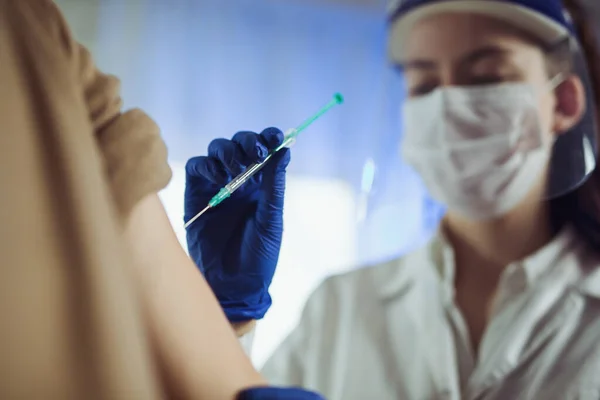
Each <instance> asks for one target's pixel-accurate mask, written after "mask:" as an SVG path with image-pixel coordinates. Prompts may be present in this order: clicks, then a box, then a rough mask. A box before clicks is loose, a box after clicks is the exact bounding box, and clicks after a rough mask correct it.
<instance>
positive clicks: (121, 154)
mask: <svg viewBox="0 0 600 400" xmlns="http://www.w3.org/2000/svg"><path fill="white" fill-rule="evenodd" d="M51 7H53V8H55V6H54V5H53V4H52V5H51ZM51 14H52V15H55V16H56V18H55V21H54V24H55V26H54V29H56V31H57V32H56V34H57V35H58V37H60V38H61V39H62V42H63V45H64V48H65V51H66V53H67V54H68V57H69V58H70V60H71V62H72V65H73V68H74V72H75V74H76V76H77V79H79V80H80V82H81V89H82V94H83V96H84V99H85V104H86V105H87V109H88V113H89V117H90V120H91V122H92V126H93V129H94V132H95V134H96V139H97V141H98V146H99V148H100V151H101V154H102V157H103V159H104V169H105V171H106V174H107V179H108V182H109V184H110V188H111V191H112V193H113V196H114V200H115V204H116V207H117V210H118V212H119V213H120V215H121V216H122V217H125V216H127V214H128V213H129V212H130V211H131V209H132V208H133V206H134V205H135V204H136V203H137V202H138V201H139V200H141V199H142V198H143V197H145V196H147V195H149V194H151V193H155V192H158V191H159V190H161V189H163V188H164V187H165V186H166V185H167V184H168V182H169V180H170V179H171V169H170V168H169V166H168V164H167V149H166V146H165V144H164V142H163V140H162V139H161V136H160V131H159V128H158V126H157V125H156V123H155V122H154V121H153V120H152V119H151V118H150V117H149V116H148V115H146V114H145V113H144V112H143V111H141V110H139V109H134V110H130V111H127V112H124V113H122V112H121V109H122V105H123V104H122V100H121V96H120V82H119V80H118V79H117V78H116V77H114V76H111V75H106V74H103V73H102V72H100V71H99V70H98V69H97V68H96V66H95V64H94V62H93V60H92V56H91V55H90V53H89V52H88V50H87V49H86V48H84V47H83V46H81V45H80V44H79V43H77V42H76V41H74V39H73V36H72V35H71V33H70V31H69V28H68V26H67V24H66V22H65V21H64V19H63V17H62V15H61V14H60V12H58V10H55V11H53V12H51Z"/></svg>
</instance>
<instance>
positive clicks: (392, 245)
mask: <svg viewBox="0 0 600 400" xmlns="http://www.w3.org/2000/svg"><path fill="white" fill-rule="evenodd" d="M58 3H59V5H60V6H61V7H62V8H63V11H64V12H65V14H66V16H67V19H68V20H69V22H70V23H71V24H72V27H73V30H74V33H75V35H76V37H78V38H79V39H80V40H81V41H82V42H83V43H84V44H85V45H86V46H88V47H89V48H90V49H91V51H92V53H93V54H94V56H95V58H96V60H97V63H98V65H99V67H100V68H101V69H103V70H104V71H106V72H109V73H113V74H115V75H117V76H118V77H119V78H121V80H122V90H123V97H124V99H125V104H126V106H127V107H128V108H130V107H140V108H142V109H144V110H145V111H146V112H147V113H149V114H150V115H151V116H152V117H153V118H154V119H155V120H156V121H157V122H158V124H159V125H160V126H161V129H162V132H163V135H164V139H165V141H166V143H167V145H168V148H169V152H170V162H171V165H172V167H173V170H174V172H175V176H174V179H173V182H172V183H171V185H170V186H169V187H168V188H167V189H166V190H165V191H164V192H163V193H161V197H162V199H163V202H164V204H165V207H166V208H167V211H168V213H169V216H170V218H171V220H172V222H173V225H174V226H175V229H176V232H177V233H178V235H179V237H180V240H182V242H183V239H184V231H183V228H182V226H181V225H182V209H183V208H182V205H183V188H184V175H183V166H184V164H185V161H186V160H187V159H188V158H190V157H193V156H196V155H200V154H204V153H205V151H206V147H207V146H208V143H209V142H210V141H211V140H212V139H214V138H217V137H230V136H232V135H233V134H234V133H235V132H237V131H239V130H253V131H257V132H259V131H261V130H262V129H263V128H265V127H268V126H276V127H279V128H281V129H282V130H285V129H287V128H291V127H294V126H296V125H298V124H299V123H300V122H301V121H302V120H303V119H305V118H306V117H308V116H310V115H311V114H313V113H314V112H315V111H316V110H318V109H319V108H320V107H321V106H322V105H323V104H325V103H326V102H328V101H329V100H330V98H331V96H332V95H333V93H335V92H341V93H343V94H344V96H345V98H346V102H345V104H344V105H343V106H342V107H337V108H334V109H333V110H332V111H331V112H330V113H329V114H326V115H325V116H324V117H323V118H322V119H320V120H319V121H318V122H316V123H315V124H314V125H313V126H312V127H311V128H310V129H308V130H307V131H305V133H304V134H303V135H302V136H301V137H300V139H299V140H298V142H297V144H296V146H295V147H294V149H293V152H292V162H291V164H290V167H289V184H288V185H289V189H288V193H287V200H286V201H287V203H286V215H285V218H286V221H285V222H286V232H285V237H284V248H283V249H282V256H281V264H280V266H279V269H278V273H277V275H276V278H275V281H274V284H273V289H272V292H273V293H272V294H273V298H274V304H275V305H274V307H273V309H272V310H271V312H270V313H269V315H268V316H267V318H266V319H265V320H264V321H263V322H261V324H260V325H259V331H258V332H257V337H256V344H255V355H254V358H255V362H256V363H257V364H259V365H260V364H261V363H262V362H264V360H265V358H266V357H267V356H268V354H269V353H270V352H271V351H272V350H273V348H274V347H275V346H276V345H277V343H278V342H279V341H280V340H281V339H282V338H283V337H284V336H285V334H286V333H287V332H288V331H289V329H291V328H292V327H293V325H294V324H295V323H296V321H297V318H298V315H299V313H300V311H301V308H302V305H303V303H304V301H305V300H306V297H307V296H308V295H309V294H310V292H311V291H312V290H313V289H314V287H315V286H316V285H317V284H318V283H319V282H320V281H322V279H323V278H325V277H326V276H328V275H330V274H333V273H338V272H341V271H344V270H347V269H351V268H356V267H360V266H366V265H369V264H371V263H373V262H376V261H378V260H382V259H386V258H390V257H392V256H395V255H398V254H401V253H402V252H405V251H407V250H409V249H411V248H413V247H414V246H417V245H419V244H420V243H422V242H423V240H424V239H425V238H426V237H427V236H429V235H430V234H431V232H432V230H433V229H435V226H436V224H437V221H438V219H439V216H440V215H441V209H440V208H439V206H438V205H436V204H435V203H433V202H432V201H431V200H429V199H428V198H427V196H426V193H425V191H424V188H423V187H422V185H421V183H420V182H419V180H418V179H417V178H416V176H415V174H414V173H413V172H412V171H411V170H410V169H409V168H408V167H406V166H405V165H404V164H403V162H402V160H401V159H400V157H399V142H400V138H401V128H400V126H401V121H400V106H401V103H402V100H403V96H404V88H403V86H402V80H401V77H400V76H398V74H397V72H394V71H392V70H391V69H390V68H389V67H388V66H387V65H386V22H385V7H384V5H383V4H382V3H381V2H378V1H372V2H369V4H368V5H365V4H354V3H352V2H336V1H333V0H330V1H308V0H307V1H300V0H297V1H292V0H288V1H282V0H227V1H223V0H170V1H158V0H154V1H153V0H138V1H135V0H130V1H127V2H123V1H122V0H102V1H100V0H72V1H69V0H64V1H59V2H58Z"/></svg>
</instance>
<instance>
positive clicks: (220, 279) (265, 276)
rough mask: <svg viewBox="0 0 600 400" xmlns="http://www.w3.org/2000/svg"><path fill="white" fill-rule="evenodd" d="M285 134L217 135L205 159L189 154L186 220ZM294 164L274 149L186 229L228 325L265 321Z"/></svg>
mask: <svg viewBox="0 0 600 400" xmlns="http://www.w3.org/2000/svg"><path fill="white" fill-rule="evenodd" d="M283 139H284V137H283V133H282V132H281V131H280V130H279V129H276V128H268V129H265V130H264V131H263V132H262V133H261V134H260V135H257V134H255V133H253V132H239V133H237V134H235V136H234V137H233V138H232V139H231V140H227V139H216V140H214V141H213V142H212V143H211V144H210V145H209V146H208V156H206V157H195V158H192V159H190V160H189V161H188V162H187V165H186V188H185V215H184V220H185V221H186V222H187V221H189V220H190V219H192V218H193V217H194V216H195V215H196V214H197V213H198V212H199V211H201V210H202V209H204V207H206V205H207V204H208V202H209V200H210V199H211V198H212V196H214V195H215V194H216V193H217V192H218V191H219V189H221V188H222V187H223V186H224V185H225V184H227V183H228V182H229V181H230V180H231V178H232V177H235V176H237V175H238V174H240V173H241V172H242V171H244V169H245V168H246V167H247V166H248V165H250V164H252V163H254V162H257V161H260V160H263V159H264V158H265V157H266V156H267V155H268V154H269V151H271V150H272V149H275V148H276V147H278V146H279V145H280V144H281V143H282V142H283ZM289 161H290V153H289V150H288V149H283V150H281V151H279V152H277V154H275V155H274V156H273V157H272V158H271V159H270V160H269V161H268V162H267V164H266V165H265V166H264V167H263V169H262V170H261V171H260V172H259V173H258V174H256V175H255V176H254V177H253V178H252V179H251V180H250V181H249V182H247V183H246V184H245V185H244V186H242V187H241V188H240V189H238V190H237V191H236V192H235V193H234V194H233V195H232V196H231V197H230V198H228V199H227V200H225V201H223V202H222V203H221V204H220V205H218V206H216V207H215V208H213V209H211V210H208V212H206V213H205V214H204V215H202V216H201V217H200V218H199V219H197V220H196V221H195V222H194V223H193V224H192V225H190V226H189V227H188V230H187V243H188V250H189V252H190V256H191V257H192V259H193V260H194V261H195V262H196V265H198V268H200V271H202V273H203V274H204V277H205V278H206V280H207V282H208V284H209V285H210V286H211V288H212V290H213V292H214V293H215V295H216V297H217V299H218V300H219V303H220V304H221V307H223V310H224V311H225V314H226V315H227V318H229V320H230V321H231V322H242V321H248V320H253V319H261V318H263V317H264V315H265V313H266V312H267V310H268V309H269V307H270V306H271V296H270V295H269V291H268V290H269V286H270V285H271V281H272V279H273V274H274V273H275V267H276V265H277V261H278V258H279V250H280V247H281V236H282V233H283V197H284V192H285V169H286V167H287V165H288V163H289Z"/></svg>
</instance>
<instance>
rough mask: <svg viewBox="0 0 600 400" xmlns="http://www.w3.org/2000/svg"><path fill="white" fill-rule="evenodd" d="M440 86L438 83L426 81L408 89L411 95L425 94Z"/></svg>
mask: <svg viewBox="0 0 600 400" xmlns="http://www.w3.org/2000/svg"><path fill="white" fill-rule="evenodd" d="M437 87H438V84H437V83H425V84H421V85H416V86H414V87H411V88H410V89H409V91H408V94H409V96H410V97H419V96H424V95H426V94H428V93H431V92H433V91H434V90H435V89H436V88H437Z"/></svg>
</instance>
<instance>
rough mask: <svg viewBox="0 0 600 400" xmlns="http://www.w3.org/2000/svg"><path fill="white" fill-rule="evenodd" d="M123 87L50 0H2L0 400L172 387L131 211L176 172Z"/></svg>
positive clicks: (143, 395) (138, 393) (139, 395)
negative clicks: (153, 328) (124, 104)
mask: <svg viewBox="0 0 600 400" xmlns="http://www.w3.org/2000/svg"><path fill="white" fill-rule="evenodd" d="M117 87H118V85H117V82H116V80H115V79H114V78H111V77H107V76H105V75H102V74H100V73H99V72H98V71H97V70H96V69H95V68H94V67H93V64H92V62H91V60H90V57H89V55H88V54H87V52H86V51H85V50H83V49H82V48H81V47H80V46H79V45H77V44H76V43H75V42H74V41H73V39H72V38H71V36H70V34H69V33H68V30H67V28H66V26H65V23H64V21H63V19H62V17H61V16H60V13H59V12H58V10H57V9H56V7H55V5H54V4H53V3H52V2H50V1H49V0H0V160H2V168H0V193H1V195H0V325H1V326H2V329H0V355H1V356H0V377H2V379H0V398H2V399H47V400H54V399H60V400H70V399H77V400H78V399H90V400H94V399H102V400H104V399H107V400H108V399H110V400H119V399H123V400H129V399H148V400H152V399H158V398H162V397H163V396H162V384H161V383H160V382H159V381H158V379H157V373H156V371H157V367H156V365H155V360H154V356H153V354H152V352H151V350H150V347H149V343H148V340H147V336H148V332H147V330H146V328H145V326H144V321H143V316H142V313H141V307H140V304H139V301H138V299H137V297H136V295H135V285H134V282H133V281H132V277H131V276H129V273H128V270H130V268H127V266H128V264H129V263H130V261H131V260H130V258H129V253H128V251H127V249H124V248H123V240H122V224H123V218H122V217H123V216H126V215H127V213H128V212H129V210H130V209H131V208H132V207H133V206H134V204H135V203H136V202H137V201H138V200H139V199H140V198H141V197H143V196H144V195H145V194H147V193H150V192H153V191H157V190H159V189H160V188H162V187H164V185H166V183H167V181H168V179H169V176H170V171H169V169H168V166H167V164H166V151H165V147H164V144H163V143H162V141H161V140H160V138H159V136H158V130H157V129H156V126H155V125H154V123H152V121H150V119H149V118H147V117H146V116H145V115H143V114H142V113H141V112H139V111H133V112H130V113H125V114H121V111H120V107H121V105H120V100H119V98H118V94H117Z"/></svg>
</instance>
